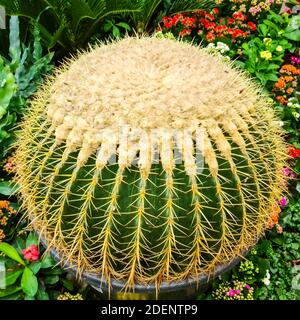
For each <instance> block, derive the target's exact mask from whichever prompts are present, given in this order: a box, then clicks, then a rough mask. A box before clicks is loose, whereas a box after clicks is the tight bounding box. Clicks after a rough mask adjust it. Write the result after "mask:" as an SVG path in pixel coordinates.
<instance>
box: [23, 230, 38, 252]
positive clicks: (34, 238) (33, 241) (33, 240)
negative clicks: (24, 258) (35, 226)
mask: <svg viewBox="0 0 300 320" xmlns="http://www.w3.org/2000/svg"><path fill="white" fill-rule="evenodd" d="M32 244H34V245H36V246H38V244H39V240H38V238H37V236H36V235H35V233H33V232H31V233H30V234H29V235H28V237H27V239H26V248H28V247H29V246H30V245H32Z"/></svg>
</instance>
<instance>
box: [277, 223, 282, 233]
mask: <svg viewBox="0 0 300 320" xmlns="http://www.w3.org/2000/svg"><path fill="white" fill-rule="evenodd" d="M276 230H277V233H282V232H283V228H282V226H281V225H280V224H277V225H276Z"/></svg>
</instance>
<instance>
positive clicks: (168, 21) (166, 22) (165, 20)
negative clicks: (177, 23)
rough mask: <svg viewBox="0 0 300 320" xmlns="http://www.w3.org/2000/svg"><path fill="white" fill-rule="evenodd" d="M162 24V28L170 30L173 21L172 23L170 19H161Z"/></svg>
mask: <svg viewBox="0 0 300 320" xmlns="http://www.w3.org/2000/svg"><path fill="white" fill-rule="evenodd" d="M162 23H163V24H164V27H165V28H167V29H171V28H172V26H173V21H172V18H170V17H163V18H162Z"/></svg>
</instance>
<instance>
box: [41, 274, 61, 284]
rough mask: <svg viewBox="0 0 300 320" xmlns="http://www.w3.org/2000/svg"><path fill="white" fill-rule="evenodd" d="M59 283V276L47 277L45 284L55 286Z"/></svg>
mask: <svg viewBox="0 0 300 320" xmlns="http://www.w3.org/2000/svg"><path fill="white" fill-rule="evenodd" d="M58 281H59V276H57V275H55V276H46V277H45V278H44V282H45V283H46V284H55V283H57V282H58Z"/></svg>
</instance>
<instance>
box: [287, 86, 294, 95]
mask: <svg viewBox="0 0 300 320" xmlns="http://www.w3.org/2000/svg"><path fill="white" fill-rule="evenodd" d="M293 91H294V89H293V88H292V87H289V88H288V89H287V90H286V93H288V94H291V93H293Z"/></svg>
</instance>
